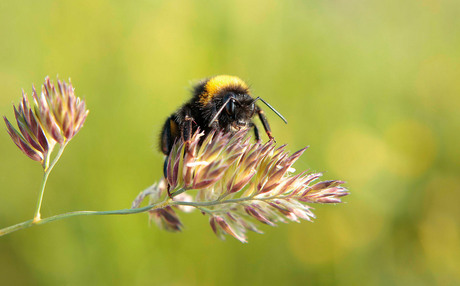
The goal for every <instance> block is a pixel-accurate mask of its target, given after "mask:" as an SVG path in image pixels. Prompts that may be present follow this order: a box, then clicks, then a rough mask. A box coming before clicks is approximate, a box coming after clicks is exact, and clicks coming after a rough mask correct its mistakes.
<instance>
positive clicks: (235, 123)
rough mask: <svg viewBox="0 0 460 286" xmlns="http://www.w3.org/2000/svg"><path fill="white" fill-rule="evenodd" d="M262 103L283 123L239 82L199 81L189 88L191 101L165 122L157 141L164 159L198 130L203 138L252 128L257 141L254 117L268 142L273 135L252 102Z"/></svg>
mask: <svg viewBox="0 0 460 286" xmlns="http://www.w3.org/2000/svg"><path fill="white" fill-rule="evenodd" d="M258 100H260V101H262V102H263V103H264V104H266V105H267V106H268V107H269V108H270V109H271V110H272V111H273V112H275V113H276V114H277V115H278V116H279V117H280V118H281V119H282V120H283V121H284V122H285V123H287V121H286V119H285V118H284V117H283V116H282V115H281V114H280V113H279V112H278V111H276V110H275V109H274V108H273V107H272V106H271V105H270V104H268V103H267V102H266V101H264V100H263V99H262V98H260V97H256V98H253V97H252V96H251V95H250V90H249V86H248V85H247V84H246V83H245V82H244V81H243V80H241V79H240V78H238V77H236V76H229V75H218V76H214V77H210V78H206V79H204V80H202V81H200V82H199V83H198V84H197V85H196V86H195V87H194V88H193V95H192V98H191V99H190V100H189V101H188V102H187V103H185V104H184V105H183V106H182V107H181V108H179V110H177V111H176V112H174V113H173V114H172V115H171V116H169V117H168V118H167V119H166V122H165V123H164V125H163V129H162V132H161V137H160V148H161V151H162V152H163V153H164V154H165V155H166V156H168V155H169V153H170V152H171V149H172V146H173V144H174V142H175V141H176V140H179V139H181V140H183V141H184V142H186V144H187V142H188V141H189V140H190V138H191V136H192V134H193V132H195V131H196V130H197V128H200V130H201V131H204V132H205V134H208V133H209V132H210V131H212V130H216V129H217V130H221V131H223V132H226V133H227V132H231V133H234V132H236V131H238V130H240V129H244V128H253V130H254V135H255V139H256V140H257V141H259V140H260V134H259V130H258V128H257V126H256V125H255V124H254V122H253V117H254V115H256V114H257V115H258V117H259V119H260V121H261V122H262V125H263V127H264V129H265V132H266V133H267V135H268V138H269V139H270V140H272V139H273V135H272V133H271V130H270V125H269V124H268V121H267V118H266V117H265V115H264V112H263V111H262V109H261V108H260V107H259V106H257V105H256V101H258Z"/></svg>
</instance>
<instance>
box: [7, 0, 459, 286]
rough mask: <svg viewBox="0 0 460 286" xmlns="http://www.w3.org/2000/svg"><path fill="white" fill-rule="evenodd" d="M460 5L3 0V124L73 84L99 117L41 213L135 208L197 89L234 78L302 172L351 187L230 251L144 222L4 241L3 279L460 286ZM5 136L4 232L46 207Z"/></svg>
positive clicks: (76, 145) (91, 224)
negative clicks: (176, 119) (36, 98)
mask: <svg viewBox="0 0 460 286" xmlns="http://www.w3.org/2000/svg"><path fill="white" fill-rule="evenodd" d="M459 31H460V2H459V1H457V0H446V1H443V0H423V1H420V0H409V1H395V0H394V1H318V0H314V1H268V0H260V1H232V2H230V1H229V2H218V3H217V1H145V0H144V1H142V0H140V1H104V0H95V1H1V3H0V114H2V115H6V116H7V117H8V118H9V119H10V120H11V119H13V112H12V103H14V104H17V103H18V102H19V99H20V95H21V88H24V90H25V91H26V92H27V93H29V94H30V91H31V84H32V83H35V85H36V86H40V85H41V84H42V82H43V79H44V77H45V76H46V75H50V77H51V78H52V79H53V80H54V79H55V77H56V75H59V77H60V78H61V79H66V80H67V78H69V77H70V78H71V79H72V83H73V84H74V86H75V87H76V93H77V95H79V96H81V97H84V98H85V99H86V101H87V105H88V107H89V109H90V111H91V112H90V115H89V117H88V119H87V121H86V124H85V127H84V128H83V129H82V130H81V132H80V133H79V134H78V136H76V138H75V139H74V140H73V141H72V142H71V143H70V145H69V147H68V148H67V150H66V152H65V153H64V155H63V157H62V159H61V161H60V162H59V163H58V165H57V168H56V169H55V171H54V172H53V173H52V175H51V177H50V180H49V183H48V186H47V191H46V193H45V198H44V205H43V208H42V215H43V216H49V215H53V214H58V213H62V212H67V211H71V210H111V209H121V208H126V207H129V206H130V204H131V201H132V200H133V199H134V197H135V196H136V195H137V194H138V192H139V191H140V190H142V189H143V188H145V187H147V186H148V185H150V184H151V183H153V182H154V181H157V180H158V179H159V178H160V176H161V172H162V171H161V167H162V160H163V156H162V155H161V154H160V153H159V152H158V148H157V147H158V146H157V145H158V139H157V138H158V134H159V132H160V129H161V126H162V123H163V122H164V120H165V118H166V117H167V116H168V115H169V114H170V113H172V112H173V111H174V110H175V109H176V108H177V107H178V106H179V105H180V104H182V103H183V102H184V101H185V100H186V99H188V98H189V89H190V86H191V83H192V82H193V81H194V80H197V79H200V78H203V77H206V76H209V75H215V74H232V75H238V76H240V77H241V78H243V79H245V80H247V81H248V82H249V83H250V84H251V85H252V87H253V90H254V94H255V95H259V96H262V97H263V98H264V99H266V100H267V101H268V102H270V103H271V104H272V105H273V106H275V107H276V108H277V109H278V110H279V111H280V112H281V113H282V114H283V115H284V116H285V117H286V118H287V119H288V121H289V124H288V125H284V124H283V123H282V121H281V120H280V119H279V118H277V116H276V115H274V114H273V113H271V112H269V111H268V110H267V114H268V117H269V120H270V123H271V125H272V129H273V133H274V135H275V137H276V138H278V142H279V143H287V144H289V149H291V150H292V151H295V150H297V149H300V148H301V147H303V146H305V145H310V146H311V147H310V149H309V150H308V151H307V152H306V153H305V155H304V156H303V157H302V158H301V160H300V161H299V162H298V163H297V164H296V166H295V167H296V168H297V169H298V170H302V169H311V170H314V171H321V172H324V174H325V175H324V178H325V179H343V180H345V181H347V184H346V186H347V187H348V188H349V189H350V190H351V191H352V194H351V195H350V196H349V197H346V198H345V199H344V200H345V201H346V202H347V203H346V204H341V205H336V206H333V205H319V206H315V208H316V210H315V213H316V215H317V216H318V219H317V220H316V221H315V222H314V223H309V222H302V223H301V224H296V223H291V224H287V225H280V226H279V227H277V228H270V227H262V228H263V230H264V231H265V234H263V235H258V234H254V233H251V234H250V235H249V244H241V243H240V242H238V241H236V240H235V239H233V238H231V237H229V238H228V239H227V240H226V241H224V242H223V241H220V240H218V239H217V238H216V237H215V236H214V234H213V233H212V231H211V229H210V227H209V224H208V220H207V218H205V217H203V216H202V215H200V214H199V213H198V212H195V213H192V214H182V215H181V218H182V219H183V222H184V224H185V226H186V228H185V230H184V231H183V233H180V234H171V233H167V232H164V231H161V230H159V229H157V227H156V226H151V227H149V226H148V223H147V215H145V214H140V215H131V216H118V217H107V216H104V217H78V218H71V219H68V220H63V221H58V222H53V223H50V224H46V225H43V226H39V227H34V228H30V229H27V230H23V231H19V232H16V233H13V234H11V235H8V236H6V237H2V238H0V281H1V282H0V284H2V285H147V284H148V285H237V284H239V285H459V284H460V227H459V218H460V208H459V206H458V205H459V200H460V188H459V185H460V177H459V171H460V148H459V147H460V144H459V140H458V139H459V133H460V116H459V115H458V113H459V110H460V82H459V81H460V33H459ZM2 129H3V130H2V132H0V158H1V164H0V227H5V226H7V225H11V224H14V223H17V222H20V221H23V220H26V219H30V218H31V217H32V215H33V212H34V207H35V200H36V196H37V192H38V188H39V184H40V181H41V168H40V166H39V164H38V163H35V162H32V161H31V160H29V159H28V158H27V157H26V156H24V155H22V154H21V153H20V151H19V150H18V149H17V148H16V146H15V145H14V144H13V143H12V142H11V141H10V139H9V137H8V134H7V133H6V131H4V128H2Z"/></svg>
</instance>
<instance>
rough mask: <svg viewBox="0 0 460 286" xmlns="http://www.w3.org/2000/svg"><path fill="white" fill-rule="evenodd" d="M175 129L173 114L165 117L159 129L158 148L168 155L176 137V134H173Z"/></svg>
mask: <svg viewBox="0 0 460 286" xmlns="http://www.w3.org/2000/svg"><path fill="white" fill-rule="evenodd" d="M176 130H177V123H176V122H175V121H174V115H171V116H170V117H168V118H167V119H166V122H165V124H164V125H163V130H162V131H161V139H160V148H161V152H163V154H165V155H169V152H171V148H172V145H173V144H174V140H175V138H176V137H177V134H174V133H177V131H176Z"/></svg>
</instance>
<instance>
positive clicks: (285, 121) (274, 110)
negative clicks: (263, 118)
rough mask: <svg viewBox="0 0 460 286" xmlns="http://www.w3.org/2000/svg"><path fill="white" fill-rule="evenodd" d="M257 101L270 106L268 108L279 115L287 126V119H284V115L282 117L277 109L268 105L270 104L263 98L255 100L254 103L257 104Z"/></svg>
mask: <svg viewBox="0 0 460 286" xmlns="http://www.w3.org/2000/svg"><path fill="white" fill-rule="evenodd" d="M257 100H260V101H262V102H263V103H265V105H266V106H268V108H270V109H271V110H272V111H273V112H275V113H276V115H278V116H279V117H280V118H281V119H282V120H283V121H284V123H286V124H287V120H286V118H284V117H283V115H281V113H279V112H278V111H277V110H276V109H274V108H273V107H272V106H271V105H270V104H268V102H266V101H265V100H263V99H262V98H261V97H259V96H258V97H257V98H256V99H254V101H253V103H254V102H256V101H257Z"/></svg>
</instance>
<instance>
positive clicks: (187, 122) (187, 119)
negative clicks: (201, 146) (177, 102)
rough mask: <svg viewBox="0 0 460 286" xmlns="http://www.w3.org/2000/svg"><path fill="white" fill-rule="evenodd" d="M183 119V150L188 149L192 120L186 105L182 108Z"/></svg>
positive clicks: (190, 111)
mask: <svg viewBox="0 0 460 286" xmlns="http://www.w3.org/2000/svg"><path fill="white" fill-rule="evenodd" d="M183 112H184V121H183V123H182V128H181V129H182V139H183V140H184V144H185V150H187V151H188V146H189V145H190V138H192V123H193V122H194V120H193V117H192V110H191V109H190V107H188V106H186V107H184V108H183Z"/></svg>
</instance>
